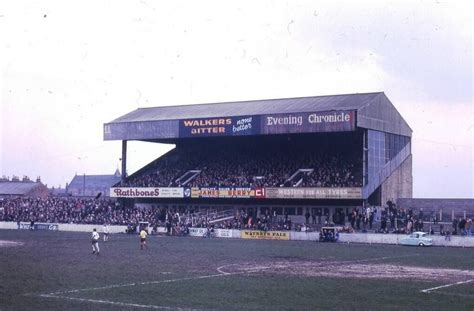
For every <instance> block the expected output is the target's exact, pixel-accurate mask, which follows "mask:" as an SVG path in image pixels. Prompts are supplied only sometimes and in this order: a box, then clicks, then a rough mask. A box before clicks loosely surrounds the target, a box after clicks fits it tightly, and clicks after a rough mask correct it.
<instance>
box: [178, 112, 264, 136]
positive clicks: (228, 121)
mask: <svg viewBox="0 0 474 311" xmlns="http://www.w3.org/2000/svg"><path fill="white" fill-rule="evenodd" d="M259 121H260V118H259V117H258V116H240V117H222V118H204V119H187V120H180V121H179V137H212V136H245V135H256V134H259V130H260V128H259Z"/></svg>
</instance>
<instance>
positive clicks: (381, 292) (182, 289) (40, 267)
mask: <svg viewBox="0 0 474 311" xmlns="http://www.w3.org/2000/svg"><path fill="white" fill-rule="evenodd" d="M0 241H3V242H0V310H1V311H3V310H85V309H87V310H143V309H155V310H318V309H322V310H328V309H330V310H408V309H412V310H471V311H472V310H474V249H469V248H444V247H433V248H418V247H403V246H394V245H364V244H342V243H333V244H326V243H317V242H308V241H264V240H240V239H218V238H211V239H204V238H191V237H160V236H151V237H149V241H148V242H149V250H147V251H140V249H139V238H138V236H137V235H126V234H115V235H112V236H111V238H110V240H109V241H108V242H105V243H104V242H102V241H101V242H100V244H99V245H100V249H101V252H100V256H97V255H92V248H91V242H90V233H72V232H52V231H35V232H30V231H26V230H20V231H16V230H0ZM9 242H16V243H9Z"/></svg>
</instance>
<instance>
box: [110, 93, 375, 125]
mask: <svg viewBox="0 0 474 311" xmlns="http://www.w3.org/2000/svg"><path fill="white" fill-rule="evenodd" d="M379 94H383V93H382V92H375V93H361V94H346V95H329V96H312V97H296V98H279V99H264V100H251V101H237V102H224V103H213V104H196V105H182V106H164V107H150V108H139V109H137V110H134V111H132V112H130V113H128V114H126V115H124V116H122V117H120V118H117V119H115V120H113V121H112V122H110V123H121V122H140V121H142V122H143V121H163V120H180V119H195V118H213V117H230V116H246V115H265V114H278V113H298V112H315V111H330V110H357V109H360V108H362V107H364V106H365V105H366V104H367V103H369V102H370V101H372V100H373V99H374V98H375V97H377V96H378V95H379Z"/></svg>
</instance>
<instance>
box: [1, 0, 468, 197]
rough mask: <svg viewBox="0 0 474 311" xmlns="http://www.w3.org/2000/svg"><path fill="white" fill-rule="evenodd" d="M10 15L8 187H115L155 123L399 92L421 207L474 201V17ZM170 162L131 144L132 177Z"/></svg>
mask: <svg viewBox="0 0 474 311" xmlns="http://www.w3.org/2000/svg"><path fill="white" fill-rule="evenodd" d="M353 3H354V1H287V2H286V1H242V0H239V1H202V0H200V1H151V0H135V1H132V0H130V1H118V0H109V1H101V0H91V1H87V0H82V1H61V0H58V1H55V0H51V1H33V0H26V1H20V0H3V1H1V2H0V70H1V71H0V103H1V107H0V175H7V176H10V177H11V176H12V175H16V176H20V178H21V177H22V176H23V175H28V176H30V178H33V179H34V178H36V177H37V176H41V179H42V180H43V182H45V183H47V184H48V186H55V187H58V186H59V185H62V186H63V187H64V186H65V184H66V182H69V181H70V180H71V179H72V178H73V176H74V174H75V173H78V174H83V173H86V174H112V173H113V172H114V171H115V170H116V169H117V168H118V167H119V165H120V162H119V158H120V157H121V143H120V142H119V141H107V142H104V141H103V128H102V126H103V123H106V122H109V121H112V120H113V119H115V118H117V117H119V116H121V115H123V114H125V113H128V112H130V111H132V110H134V109H136V108H139V107H150V106H166V105H175V104H195V103H206V102H221V101H237V100H253V99H267V98H282V97H301V96H314V95H332V94H344V93H362V92H374V91H383V92H385V94H386V95H387V96H388V98H389V99H390V100H391V101H392V102H393V104H394V105H395V107H396V108H397V109H398V110H399V111H400V112H401V114H402V115H403V116H404V118H405V119H406V121H407V122H408V123H409V125H410V126H411V128H412V129H413V132H414V133H413V148H412V151H413V178H414V196H415V197H434V198H436V197H452V198H455V197H463V198H474V168H473V166H474V108H473V78H472V77H473V51H472V43H473V15H472V12H473V11H474V10H473V8H472V7H471V5H470V1H449V2H448V1H365V2H364V1H362V2H361V1H357V5H355V4H353ZM169 148H171V147H170V146H166V145H157V144H150V143H142V142H130V143H129V154H128V156H129V161H128V165H129V166H128V167H129V173H132V172H134V171H135V170H137V169H139V168H141V167H142V166H144V165H145V164H147V163H149V162H150V161H151V160H153V159H155V158H156V157H157V156H158V155H160V154H162V153H163V152H165V151H167V150H168V149H169Z"/></svg>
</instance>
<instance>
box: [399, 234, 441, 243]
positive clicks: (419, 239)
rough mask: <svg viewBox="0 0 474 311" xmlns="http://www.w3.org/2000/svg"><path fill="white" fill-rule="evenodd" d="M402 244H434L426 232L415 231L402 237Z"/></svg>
mask: <svg viewBox="0 0 474 311" xmlns="http://www.w3.org/2000/svg"><path fill="white" fill-rule="evenodd" d="M400 244H401V245H413V246H431V245H433V239H431V238H429V237H428V236H427V234H426V233H424V232H413V233H412V234H410V235H408V236H407V237H405V238H403V239H401V240H400Z"/></svg>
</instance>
